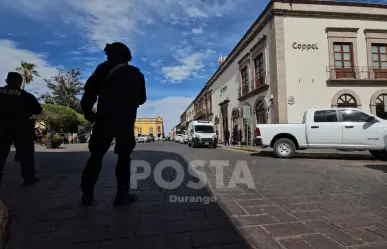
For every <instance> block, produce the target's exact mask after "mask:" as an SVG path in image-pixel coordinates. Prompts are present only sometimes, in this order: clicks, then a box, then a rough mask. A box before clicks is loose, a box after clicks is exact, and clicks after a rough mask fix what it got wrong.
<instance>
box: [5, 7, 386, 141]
mask: <svg viewBox="0 0 387 249" xmlns="http://www.w3.org/2000/svg"><path fill="white" fill-rule="evenodd" d="M268 2H269V0H157V1H155V0H109V1H106V0H35V1H30V0H2V1H1V3H0V23H1V24H2V25H1V27H0V54H1V57H2V58H1V62H0V77H3V78H5V76H6V73H7V72H8V71H10V70H13V69H14V68H15V67H17V65H18V64H19V63H20V61H21V60H25V61H28V62H33V63H36V64H38V68H37V69H38V71H39V72H40V74H41V76H42V77H41V78H36V79H35V80H34V82H33V83H32V84H31V85H29V86H28V87H27V90H28V91H31V92H45V91H46V87H45V84H44V81H43V78H49V77H50V76H52V75H54V74H55V72H56V68H58V67H64V68H69V69H70V68H80V69H81V72H82V77H83V79H87V77H88V76H89V75H90V74H91V72H92V71H93V70H94V69H95V67H96V66H97V65H98V63H101V62H103V61H104V60H105V55H104V53H103V48H104V46H105V44H106V43H107V42H113V41H121V42H124V43H126V44H127V45H128V46H129V47H130V48H131V50H132V54H133V61H132V64H133V65H135V66H137V67H139V68H140V69H141V71H142V72H143V73H144V75H145V77H146V84H147V92H148V102H147V103H146V104H145V105H144V106H142V107H140V109H139V117H146V116H149V117H154V116H162V117H164V122H165V128H166V129H165V132H166V133H168V131H169V129H170V128H172V127H173V125H175V124H177V123H178V122H179V117H180V114H181V113H182V112H183V111H184V110H185V108H186V107H187V106H188V105H189V104H190V103H191V101H192V100H193V99H194V97H195V96H196V95H197V93H198V92H199V91H200V90H201V88H202V87H203V86H204V84H205V83H206V81H207V79H208V78H209V77H210V76H211V75H212V74H213V73H214V72H215V70H216V68H217V66H218V58H219V56H220V55H222V54H223V55H227V54H228V53H229V52H230V51H231V50H232V49H233V47H234V46H235V45H236V44H237V42H238V41H239V39H240V38H241V37H242V36H243V34H244V33H245V32H246V31H247V29H248V28H249V27H250V25H251V24H252V23H253V22H254V20H255V19H256V18H257V17H258V16H259V14H260V13H261V12H262V10H263V9H264V7H265V6H266V5H267V3H268ZM374 2H383V1H374Z"/></svg>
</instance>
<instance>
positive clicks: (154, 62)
mask: <svg viewBox="0 0 387 249" xmlns="http://www.w3.org/2000/svg"><path fill="white" fill-rule="evenodd" d="M149 65H151V66H152V67H161V66H162V65H163V61H162V60H157V61H153V62H151V63H149Z"/></svg>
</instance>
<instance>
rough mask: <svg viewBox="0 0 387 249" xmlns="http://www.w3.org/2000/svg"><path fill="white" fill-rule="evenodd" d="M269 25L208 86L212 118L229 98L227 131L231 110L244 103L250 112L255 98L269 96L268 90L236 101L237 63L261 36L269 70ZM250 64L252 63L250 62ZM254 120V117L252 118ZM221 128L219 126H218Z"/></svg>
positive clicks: (237, 84) (238, 81)
mask: <svg viewBox="0 0 387 249" xmlns="http://www.w3.org/2000/svg"><path fill="white" fill-rule="evenodd" d="M270 29H271V28H270V25H267V26H266V27H264V29H263V30H261V32H260V33H259V34H258V35H257V36H256V37H255V38H254V39H253V41H252V42H251V43H250V44H249V45H248V46H247V47H246V48H245V49H244V50H243V51H242V52H241V53H240V54H239V55H238V56H237V58H236V59H235V60H234V61H233V62H232V63H231V65H229V66H228V68H227V69H226V70H225V71H224V72H223V73H222V74H221V75H220V76H219V77H218V79H217V80H216V81H215V82H214V84H213V85H211V86H210V89H212V90H213V92H212V93H213V94H212V112H213V113H214V117H215V116H218V117H219V118H220V117H221V116H220V114H221V113H220V112H221V110H220V106H219V105H218V104H219V103H220V102H222V101H223V100H225V99H226V98H227V97H228V98H229V100H230V102H229V104H228V117H229V120H228V124H229V127H228V128H229V129H230V130H232V127H231V122H232V117H231V115H232V110H233V109H234V108H240V107H241V105H242V104H243V103H244V102H248V103H250V106H251V108H252V110H253V109H254V103H255V101H256V99H257V97H259V96H261V95H263V96H266V95H270V94H269V92H270V89H269V90H268V92H262V93H260V94H259V95H255V96H253V97H251V98H249V99H246V100H244V101H243V102H242V103H240V102H239V101H238V88H239V87H240V72H239V64H238V61H239V60H241V59H242V58H243V56H245V55H246V54H247V53H248V52H249V51H250V49H251V48H252V47H253V46H254V45H255V44H256V43H257V42H258V41H259V39H261V38H262V37H263V35H266V36H267V38H266V39H267V47H266V51H265V64H266V70H267V71H268V70H270V68H269V53H268V51H269V50H270V34H269V33H270ZM251 63H252V62H251ZM252 69H253V66H252V65H250V70H252ZM249 75H250V76H249V77H250V80H251V79H252V77H253V72H250V74H249ZM223 86H227V90H226V91H224V92H222V93H221V89H222V87H223ZM253 119H255V117H253ZM219 122H220V124H221V123H222V119H221V118H220V121H219ZM220 127H221V126H220ZM219 135H220V136H223V135H222V134H219Z"/></svg>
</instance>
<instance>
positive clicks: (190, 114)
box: [186, 103, 195, 122]
mask: <svg viewBox="0 0 387 249" xmlns="http://www.w3.org/2000/svg"><path fill="white" fill-rule="evenodd" d="M194 115H195V114H194V104H193V103H191V104H190V105H189V106H188V108H187V110H186V117H187V118H186V120H187V122H190V121H192V119H193V116H194Z"/></svg>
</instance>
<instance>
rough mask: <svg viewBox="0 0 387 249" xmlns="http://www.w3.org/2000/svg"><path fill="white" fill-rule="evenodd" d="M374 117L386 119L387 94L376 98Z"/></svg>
mask: <svg viewBox="0 0 387 249" xmlns="http://www.w3.org/2000/svg"><path fill="white" fill-rule="evenodd" d="M375 104H376V116H378V117H379V118H382V119H387V94H385V93H383V94H380V95H379V96H378V97H377V98H376V103H375Z"/></svg>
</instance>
